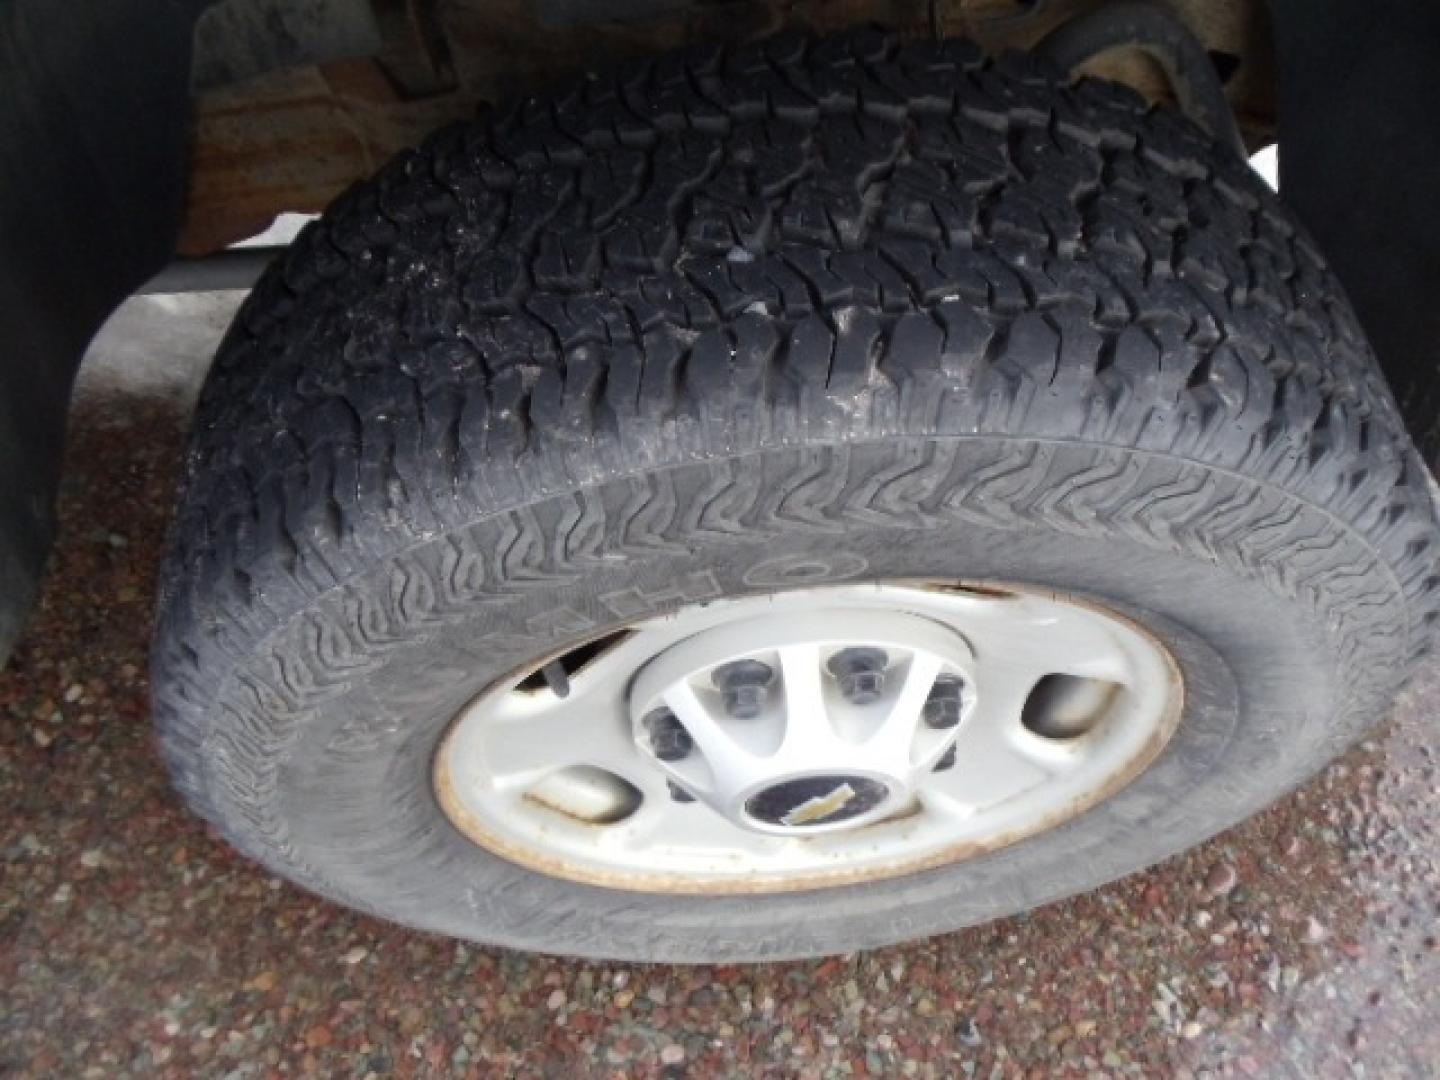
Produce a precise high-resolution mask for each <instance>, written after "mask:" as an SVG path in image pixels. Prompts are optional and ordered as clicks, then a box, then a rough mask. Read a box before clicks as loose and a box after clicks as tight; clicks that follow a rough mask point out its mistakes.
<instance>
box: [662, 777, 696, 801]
mask: <svg viewBox="0 0 1440 1080" xmlns="http://www.w3.org/2000/svg"><path fill="white" fill-rule="evenodd" d="M665 783H666V784H667V785H668V786H669V788H670V798H672V799H674V800H675V801H676V802H694V801H695V796H694V795H691V794H690V793H689V792H688V791H686V790H685V789H684V788H683V787H681V786H680V785H679V784H677V783H675V781H674V780H666V781H665Z"/></svg>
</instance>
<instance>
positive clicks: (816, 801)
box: [780, 783, 855, 825]
mask: <svg viewBox="0 0 1440 1080" xmlns="http://www.w3.org/2000/svg"><path fill="white" fill-rule="evenodd" d="M853 798H855V789H854V788H853V787H851V786H850V785H849V784H848V783H843V784H841V785H840V786H839V787H837V788H834V789H833V790H831V791H830V792H829V793H827V794H825V795H817V796H815V798H813V799H806V800H805V801H804V802H803V803H801V804H800V805H799V806H797V807H795V809H794V810H791V811H790V812H789V813H788V814H786V815H785V816H784V817H782V818H781V819H780V821H781V823H782V824H785V825H809V824H810V823H811V822H815V821H824V820H825V819H826V818H828V817H830V816H831V815H832V814H838V813H839V812H840V811H841V810H843V809H845V807H846V805H847V804H848V803H849V802H850V800H851V799H853Z"/></svg>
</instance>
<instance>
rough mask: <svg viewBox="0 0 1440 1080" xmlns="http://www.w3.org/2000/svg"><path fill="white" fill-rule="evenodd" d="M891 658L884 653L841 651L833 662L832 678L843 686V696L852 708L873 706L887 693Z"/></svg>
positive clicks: (856, 649)
mask: <svg viewBox="0 0 1440 1080" xmlns="http://www.w3.org/2000/svg"><path fill="white" fill-rule="evenodd" d="M889 662H890V658H889V657H888V656H886V655H885V650H884V649H872V648H868V647H864V646H861V647H857V648H852V649H841V650H840V651H839V652H837V653H836V654H835V655H834V656H832V657H831V658H830V663H829V664H828V665H827V666H828V667H829V669H830V674H831V675H834V676H835V678H836V680H837V681H838V682H839V683H840V693H842V694H844V695H845V700H846V701H848V702H850V704H852V705H871V704H874V703H875V702H876V701H879V700H880V695H881V693H883V692H884V690H885V665H886V664H887V663H889Z"/></svg>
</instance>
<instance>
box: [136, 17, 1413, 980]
mask: <svg viewBox="0 0 1440 1080" xmlns="http://www.w3.org/2000/svg"><path fill="white" fill-rule="evenodd" d="M1435 538H1436V521H1435V511H1434V505H1433V503H1432V501H1431V498H1430V495H1429V493H1428V489H1427V488H1426V479H1425V476H1424V473H1423V470H1422V469H1421V467H1420V466H1419V463H1418V460H1417V458H1416V457H1415V454H1414V451H1413V449H1412V448H1411V446H1410V444H1409V443H1408V442H1407V440H1406V436H1405V434H1404V428H1403V427H1402V426H1401V423H1400V421H1399V420H1398V418H1397V415H1396V410H1395V406H1394V403H1393V402H1392V400H1391V398H1390V396H1389V394H1388V392H1387V390H1386V389H1385V387H1384V385H1383V383H1382V381H1381V379H1380V377H1379V375H1378V374H1377V370H1376V367H1375V363H1374V360H1373V357H1372V356H1371V354H1370V352H1369V351H1368V349H1367V347H1366V345H1365V343H1364V341H1363V339H1362V337H1361V334H1360V332H1359V330H1358V329H1357V327H1356V324H1355V321H1354V319H1353V317H1352V316H1351V314H1350V311H1349V309H1348V307H1347V306H1346V303H1345V300H1344V297H1343V296H1342V295H1341V293H1340V290H1339V289H1338V287H1337V285H1336V283H1335V281H1334V280H1333V278H1332V277H1331V276H1330V274H1329V272H1328V271H1327V269H1326V268H1325V264H1324V262H1323V261H1322V259H1321V258H1320V256H1319V255H1318V254H1317V253H1316V251H1315V250H1314V248H1313V246H1312V245H1311V244H1310V243H1309V241H1308V240H1307V239H1306V237H1305V235H1304V233H1303V231H1301V230H1300V229H1299V228H1298V227H1297V226H1296V224H1295V223H1294V222H1293V221H1292V220H1291V218H1290V217H1289V215H1288V214H1287V213H1286V211H1285V209H1284V208H1283V207H1282V206H1281V205H1280V204H1279V203H1278V202H1277V200H1276V199H1275V198H1274V197H1273V196H1272V195H1271V194H1270V193H1269V192H1268V191H1267V190H1266V189H1265V187H1264V186H1263V184H1262V183H1261V182H1260V181H1259V180H1258V178H1256V177H1255V176H1254V175H1253V174H1252V173H1251V172H1250V171H1249V169H1248V167H1247V166H1246V164H1245V163H1244V162H1243V161H1241V160H1238V159H1237V158H1235V157H1234V156H1233V155H1231V154H1230V153H1229V152H1228V151H1226V150H1224V149H1223V148H1220V147H1217V146H1215V145H1213V144H1212V143H1211V142H1210V141H1209V140H1208V139H1206V138H1205V137H1204V136H1203V135H1202V134H1201V133H1200V132H1199V130H1198V129H1196V128H1195V127H1193V126H1192V125H1190V124H1189V123H1188V122H1186V121H1184V120H1182V119H1180V118H1178V117H1177V116H1175V115H1172V114H1171V113H1168V112H1165V111H1158V110H1147V109H1146V108H1145V107H1144V105H1143V103H1141V102H1140V101H1139V99H1138V98H1136V97H1135V96H1134V95H1132V94H1131V93H1129V92H1128V91H1126V90H1124V89H1122V88H1120V87H1117V86H1112V85H1107V84H1104V83H1099V82H1095V81H1091V80H1086V81H1082V82H1080V83H1078V84H1076V85H1074V86H1069V87H1067V86H1062V85H1058V84H1057V82H1056V81H1055V79H1054V78H1053V77H1052V76H1051V74H1050V73H1048V72H1047V71H1046V70H1045V69H1043V68H1042V67H1040V66H1038V65H1037V64H1036V62H1034V61H1032V60H1029V59H1027V58H1025V57H1013V58H1009V59H1005V60H1001V61H999V62H990V61H987V60H985V59H983V58H982V57H981V55H980V53H979V52H978V51H977V50H976V49H974V48H973V47H972V46H970V45H967V44H964V43H957V42H945V43H941V44H928V45H903V44H899V43H897V42H895V41H894V40H892V39H890V38H888V37H886V36H884V35H881V34H878V33H877V34H871V33H861V34H852V35H849V36H845V37H841V38H837V39H834V40H826V41H820V42H811V41H806V40H800V39H789V38H785V39H775V40H772V41H769V42H766V43H763V44H761V45H758V46H753V47H746V48H741V49H738V50H733V51H732V50H721V49H716V50H701V51H694V52H690V53H687V54H683V55H681V56H678V57H672V58H669V59H662V60H659V61H656V62H653V63H645V64H638V65H636V66H634V67H633V68H631V69H629V70H627V71H626V72H625V73H624V74H623V75H621V76H620V77H618V78H614V79H593V80H587V81H585V82H583V83H582V84H581V85H580V86H578V87H576V88H574V89H571V90H569V91H566V92H562V93H559V94H558V95H556V96H555V97H553V98H549V99H543V100H539V99H536V100H528V101H526V102H524V103H521V104H519V105H517V106H515V107H513V108H511V109H510V110H509V111H507V112H504V113H501V114H499V115H497V116H495V117H493V118H487V119H482V120H480V121H479V122H476V123H474V124H470V125H464V126H459V127H455V128H451V129H448V130H446V131H443V132H441V133H439V134H438V135H436V136H435V137H434V138H433V139H432V140H430V141H429V142H428V143H427V144H426V145H425V146H424V147H422V148H421V149H420V150H418V151H416V152H413V153H407V154H405V155H402V156H401V157H400V158H398V159H397V160H396V161H394V162H392V163H391V164H390V165H389V166H387V167H386V168H385V169H384V170H383V171H382V172H381V173H380V174H379V176H377V177H376V178H375V179H374V180H373V181H371V182H369V183H367V184H364V185H361V186H359V187H357V188H355V189H354V190H352V191H350V192H349V193H347V194H346V195H345V196H344V197H342V198H341V199H340V200H339V201H338V202H337V203H336V204H335V206H333V207H332V208H331V210H330V211H329V212H328V213H327V214H326V215H325V217H324V218H323V220H321V221H320V222H318V223H317V224H316V225H314V226H312V227H311V228H310V229H309V230H308V231H307V232H306V233H305V234H304V236H302V237H301V239H300V240H299V241H297V243H296V245H295V247H294V249H293V251H292V252H291V253H289V254H288V256H287V257H286V258H285V259H284V261H283V263H282V264H280V265H278V266H276V267H274V268H272V269H271V271H270V272H269V273H268V274H267V275H266V277H265V279H264V280H263V281H262V283H261V284H260V285H259V286H258V287H257V289H256V290H255V292H254V293H253V294H252V296H251V297H250V298H249V299H248V301H247V303H246V304H245V306H244V308H243V310H242V311H241V313H240V314H239V316H238V318H237V320H236V323H235V326H234V327H233V328H232V329H231V331H230V333H229V336H228V337H227V339H226V341H225V343H224V345H223V346H222V348H221V349H220V352H219V355H218V356H217V358H216V361H215V366H214V370H213V372H212V374H211V376H210V379H209V382H208V385H207V387H206V390H205V392H204V395H203V397H202V401H201V405H200V408H199V414H198V419H197V423H196V427H195V432H194V435H193V439H192V443H191V448H190V452H189V456H188V460H187V470H186V479H185V484H184V493H183V496H182V499H181V504H180V508H179V512H178V515H177V518H176V523H175V526H174V531H173V545H172V552H171V556H170V559H169V562H168V564H167V569H166V571H165V574H164V579H163V584H162V588H161V596H160V605H159V612H160V613H159V622H158V629H157V633H156V642H155V651H154V655H155V661H154V685H155V703H156V716H157V721H158V725H159V732H160V739H161V742H162V746H163V749H164V751H165V754H166V756H167V759H168V761H169V764H170V766H171V768H172V770H173V773H174V776H175V779H176V782H177V784H178V786H179V788H180V790H181V791H182V792H183V793H184V795H185V797H186V798H187V799H188V800H189V801H190V802H191V803H192V804H193V805H194V806H195V807H196V808H197V809H198V810H199V811H200V812H201V813H202V814H204V815H205V816H206V817H207V818H209V819H210V820H211V821H213V822H214V823H215V824H216V825H217V826H218V827H219V828H220V829H221V830H222V831H223V832H224V834H225V835H226V836H227V837H228V838H229V839H230V840H232V841H233V842H234V843H235V844H236V845H238V846H239V847H240V848H241V849H242V850H244V851H246V852H248V853H249V854H250V855H252V856H253V857H255V858H256V859H258V860H260V861H261V862H263V863H264V864H265V865H266V866H268V867H270V868H272V869H273V870H275V871H276V872H278V873H281V874H284V875H286V876H288V877H289V878H291V879H293V880H295V881H297V882H300V883H301V884H303V885H305V886H307V887H309V888H311V889H313V890H315V891H317V892H319V893H322V894H324V895H326V896H329V897H333V898H335V899H337V900H339V901H342V902H344V903H348V904H352V905H354V906H356V907H359V908H361V909H364V910H366V911H370V912H374V913H377V914H380V915H383V916H386V917H388V918H391V919H395V920H398V921H400V922H403V923H408V924H411V925H414V926H418V927H424V928H426V929H430V930H435V931H440V932H443V933H448V934H453V935H457V936H461V937H466V938H473V939H477V940H480V941H484V942H491V943H497V944H502V945H508V946H515V947H523V948H530V949H540V950H545V951H548V952H559V953H573V954H584V955H592V956H603V957H614V958H631V959H647V960H678V961H702V960H703V961H725V960H759V959H772V958H779V957H794V956H807V955H817V954H824V953H830V952H837V951H845V950H851V949H856V948H861V947H868V946H875V945H880V944H884V943H888V942H894V941H899V940H902V939H906V938H912V937H917V936H920V935H925V934H932V933H936V932H940V931H945V930H950V929H954V928H956V927H960V926H964V925H967V924H972V923H975V922H978V921H982V920H986V919H991V918H995V917H997V916H1000V915H1005V914H1008V913H1011V912H1015V911H1019V910H1022V909H1025V908H1028V907H1031V906H1034V905H1037V904H1041V903H1044V902H1047V901H1050V900H1053V899H1056V898H1058V897H1062V896H1065V895H1067V894H1071V893H1074V892H1077V891H1079V890H1083V889H1087V888H1092V887H1094V886H1096V885H1099V884H1101V883H1103V882H1105V881H1108V880H1111V879H1113V878H1116V877H1118V876H1120V875H1123V874H1126V873H1128V872H1131V871H1133V870H1135V869H1137V868H1139V867H1143V866H1145V865H1147V864H1150V863H1152V862H1154V861H1156V860H1158V859H1161V858H1163V857H1165V856H1167V855H1169V854H1171V853H1173V852H1176V851H1178V850H1181V849H1183V848H1185V847H1186V846H1188V845H1191V844H1194V843H1196V842H1198V841H1200V840H1202V839H1204V838H1205V837H1207V836H1210V835H1212V834H1213V833H1215V832H1217V831H1218V830H1220V829H1223V828H1225V827H1226V826H1228V825H1230V824H1232V823H1234V822H1236V821H1239V820H1241V819H1242V818H1244V817H1245V816H1247V815H1249V814H1251V813H1253V812H1254V811H1256V810H1257V809H1259V808H1260V807H1262V806H1264V805H1266V804H1267V803H1268V802H1270V801H1271V800H1273V799H1275V798H1276V797H1277V796H1278V795H1280V794H1281V793H1283V792H1285V791H1286V790H1287V789H1289V788H1290V787H1292V786H1293V785H1295V784H1296V783H1298V782H1299V781H1301V780H1302V779H1304V778H1305V777H1306V776H1308V775H1310V774H1311V773H1313V772H1314V771H1315V770H1316V769H1317V768H1319V767H1320V765H1322V764H1323V763H1324V762H1325V761H1327V760H1328V759H1330V758H1331V757H1332V756H1333V755H1334V754H1336V753H1337V752H1338V751H1339V750H1341V749H1342V748H1343V747H1345V746H1346V745H1347V744H1348V743H1349V742H1351V741H1352V740H1353V739H1355V738H1356V737H1357V736H1358V735H1360V734H1361V733H1363V732H1364V731H1365V730H1366V729H1367V728H1368V727H1369V726H1370V725H1371V724H1373V723H1374V722H1376V721H1377V720H1378V719H1379V718H1381V717H1382V716H1383V715H1384V713H1385V710H1386V707H1387V704H1388V702H1389V701H1390V700H1391V699H1392V698H1393V695H1394V694H1395V692H1396V690H1397V688H1398V687H1399V685H1400V684H1401V683H1402V682H1403V680H1404V679H1405V678H1406V677H1407V675H1408V673H1409V672H1410V671H1411V670H1412V668H1413V666H1414V663H1415V661H1416V660H1417V658H1418V657H1419V656H1420V654H1421V652H1422V651H1423V649H1424V648H1425V647H1426V645H1427V643H1428V641H1429V639H1430V637H1431V636H1432V631H1433V628H1434V625H1435V623H1436V620H1437V607H1440V601H1437V568H1436V562H1437V560H1436V550H1437V547H1436V543H1435Z"/></svg>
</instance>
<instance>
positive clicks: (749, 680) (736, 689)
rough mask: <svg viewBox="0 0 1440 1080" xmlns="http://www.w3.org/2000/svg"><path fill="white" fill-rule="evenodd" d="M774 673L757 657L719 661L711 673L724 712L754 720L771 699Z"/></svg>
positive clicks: (738, 717)
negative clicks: (719, 663) (726, 662)
mask: <svg viewBox="0 0 1440 1080" xmlns="http://www.w3.org/2000/svg"><path fill="white" fill-rule="evenodd" d="M774 680H775V672H774V671H773V670H771V667H770V665H769V664H762V663H761V662H760V661H759V660H735V661H732V662H731V663H728V664H721V665H720V666H719V667H718V668H716V669H715V671H714V674H712V675H711V676H710V681H711V682H713V683H714V684H715V689H716V690H719V691H720V693H721V695H722V697H723V699H724V702H725V711H726V712H727V713H729V714H730V715H731V716H733V717H734V718H735V719H736V720H754V719H755V718H756V717H757V716H759V715H760V714H761V713H762V712H764V711H765V706H766V704H767V703H768V702H769V700H770V684H771V683H772V682H774Z"/></svg>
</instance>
